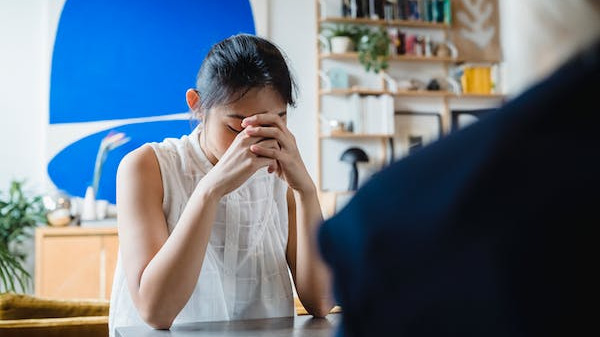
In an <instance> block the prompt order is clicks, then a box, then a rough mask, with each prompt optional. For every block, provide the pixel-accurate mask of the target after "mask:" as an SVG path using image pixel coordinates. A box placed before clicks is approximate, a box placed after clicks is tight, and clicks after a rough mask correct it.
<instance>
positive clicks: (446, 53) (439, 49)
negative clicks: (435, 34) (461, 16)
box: [433, 41, 458, 58]
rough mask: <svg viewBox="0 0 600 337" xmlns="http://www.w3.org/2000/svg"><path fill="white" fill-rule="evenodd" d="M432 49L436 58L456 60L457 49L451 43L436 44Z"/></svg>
mask: <svg viewBox="0 0 600 337" xmlns="http://www.w3.org/2000/svg"><path fill="white" fill-rule="evenodd" d="M433 49H434V51H433V54H434V55H435V56H436V57H451V58H458V49H456V46H455V45H454V43H452V42H451V41H442V42H436V43H434V47H433Z"/></svg>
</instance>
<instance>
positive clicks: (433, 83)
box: [427, 78, 442, 91]
mask: <svg viewBox="0 0 600 337" xmlns="http://www.w3.org/2000/svg"><path fill="white" fill-rule="evenodd" d="M441 89H442V86H441V85H440V82H438V80H437V79H435V78H434V79H432V80H430V81H429V83H427V90H431V91H439V90H441Z"/></svg>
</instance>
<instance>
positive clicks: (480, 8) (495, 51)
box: [450, 0, 502, 62]
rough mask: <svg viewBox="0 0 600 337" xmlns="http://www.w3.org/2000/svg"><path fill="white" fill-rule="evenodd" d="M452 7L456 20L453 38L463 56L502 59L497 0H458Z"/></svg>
mask: <svg viewBox="0 0 600 337" xmlns="http://www.w3.org/2000/svg"><path fill="white" fill-rule="evenodd" d="M453 7H454V10H455V13H456V22H454V23H453V27H452V30H451V31H450V39H451V40H452V41H453V42H454V43H455V44H456V47H457V48H458V50H460V55H461V58H463V59H467V60H470V61H490V62H499V61H501V59H502V56H501V52H500V37H499V31H500V27H499V21H500V20H499V17H498V15H499V14H498V12H499V9H498V0H456V1H453Z"/></svg>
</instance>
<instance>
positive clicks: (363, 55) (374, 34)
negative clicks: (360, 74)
mask: <svg viewBox="0 0 600 337" xmlns="http://www.w3.org/2000/svg"><path fill="white" fill-rule="evenodd" d="M390 42H391V40H390V37H389V36H388V34H387V31H386V30H385V28H383V27H378V28H366V29H363V30H362V31H361V32H360V39H359V40H358V46H357V47H358V60H359V62H360V63H361V64H362V65H363V66H364V67H365V70H366V71H367V72H368V71H373V72H375V73H379V71H381V70H385V69H387V68H388V57H389V48H390Z"/></svg>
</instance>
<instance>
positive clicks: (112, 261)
mask: <svg viewBox="0 0 600 337" xmlns="http://www.w3.org/2000/svg"><path fill="white" fill-rule="evenodd" d="M118 247H119V241H118V236H117V228H116V227H109V228H105V227H102V228H83V227H62V228H54V227H40V228H37V229H36V232H35V294H36V295H37V296H43V297H49V298H65V299H68V298H99V299H109V298H110V292H111V286H112V280H113V275H114V270H115V266H116V262H117V254H118Z"/></svg>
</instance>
